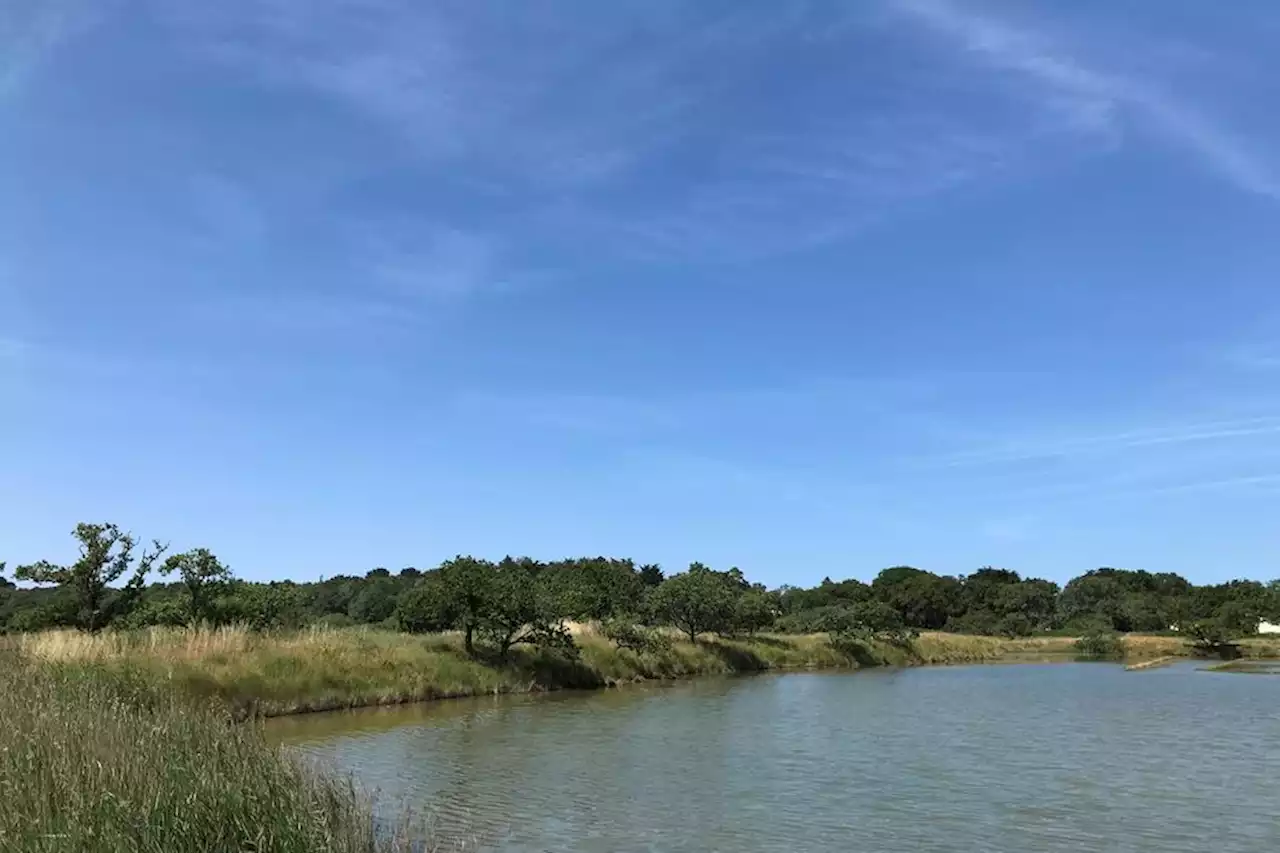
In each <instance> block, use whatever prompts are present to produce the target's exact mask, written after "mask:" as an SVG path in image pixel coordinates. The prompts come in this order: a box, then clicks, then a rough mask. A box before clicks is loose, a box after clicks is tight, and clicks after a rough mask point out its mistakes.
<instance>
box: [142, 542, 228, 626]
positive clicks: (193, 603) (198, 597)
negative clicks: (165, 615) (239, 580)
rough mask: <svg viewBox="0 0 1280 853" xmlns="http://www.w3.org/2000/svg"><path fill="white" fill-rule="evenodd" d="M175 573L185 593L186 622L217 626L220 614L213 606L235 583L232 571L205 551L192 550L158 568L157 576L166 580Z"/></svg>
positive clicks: (173, 557)
mask: <svg viewBox="0 0 1280 853" xmlns="http://www.w3.org/2000/svg"><path fill="white" fill-rule="evenodd" d="M174 572H177V573H178V576H179V578H181V580H182V586H183V588H184V590H185V593H186V602H185V605H186V618H187V621H188V622H189V623H190V624H192V625H195V624H198V623H200V622H208V623H209V624H211V625H214V624H217V623H218V622H219V621H220V620H219V618H218V617H219V615H220V614H219V611H218V609H217V607H216V606H215V605H216V602H217V599H218V597H219V596H220V595H222V594H224V593H225V592H226V591H227V589H228V587H229V586H230V584H231V582H232V581H233V580H234V578H233V576H232V574H231V570H230V569H228V568H227V567H226V566H224V565H223V564H222V563H221V562H219V561H218V558H217V557H215V556H214V555H213V552H212V551H210V550H209V549H208V548H195V549H193V550H191V551H186V552H184V553H182V554H174V555H173V556H171V557H169V559H167V560H165V561H164V564H163V565H162V566H161V567H160V574H162V575H165V576H166V577H167V576H168V575H171V574H173V573H174ZM161 624H163V623H161Z"/></svg>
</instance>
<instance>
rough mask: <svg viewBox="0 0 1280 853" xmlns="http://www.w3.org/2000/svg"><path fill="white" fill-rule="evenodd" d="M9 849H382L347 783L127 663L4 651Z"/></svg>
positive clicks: (167, 852) (396, 842) (1, 799)
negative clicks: (46, 660) (109, 665)
mask: <svg viewBox="0 0 1280 853" xmlns="http://www.w3.org/2000/svg"><path fill="white" fill-rule="evenodd" d="M0 685H2V686H3V689H0V721H2V724H0V851H3V853H63V851H86V853H88V852H89V851H92V853H126V851H127V853H213V852H214V851H228V853H230V851H249V850H252V851H258V853H315V851H326V852H327V853H373V851H384V850H393V849H408V846H407V842H405V841H404V840H403V839H396V838H393V837H389V836H388V835H387V833H386V832H385V831H376V830H375V824H374V821H373V818H372V816H371V811H370V810H369V808H368V807H367V804H366V803H365V802H363V801H362V799H361V797H360V796H359V795H358V794H357V792H356V791H355V790H354V789H353V788H352V786H351V784H350V783H349V782H342V781H337V780H334V779H331V778H328V777H325V776H323V775H320V774H317V773H314V772H312V771H311V770H310V769H308V768H306V767H304V766H302V765H300V764H298V763H296V762H295V761H293V760H291V759H290V758H289V757H287V756H285V755H283V754H281V753H280V752H279V751H278V750H276V749H275V748H273V747H270V746H268V745H267V744H266V743H265V742H264V741H263V740H262V738H261V735H260V732H259V731H258V729H257V728H256V727H255V726H244V725H236V724H234V723H233V722H232V720H231V717H230V715H229V714H228V713H227V711H226V709H225V708H223V707H221V706H217V705H213V704H208V703H204V704H202V703H193V702H191V701H190V700H189V699H184V698H183V697H181V696H179V695H178V694H177V693H176V692H175V691H173V690H170V689H164V688H159V689H157V687H156V685H155V684H154V683H153V682H152V681H151V680H150V679H148V678H145V677H139V675H138V674H136V673H131V672H130V671H129V670H128V669H126V668H114V669H111V670H108V669H104V668H102V667H99V666H92V665H90V666H85V665H83V664H65V663H64V664H53V665H50V664H38V663H32V662H29V661H22V660H20V659H18V658H17V657H16V656H14V655H12V654H4V653H0Z"/></svg>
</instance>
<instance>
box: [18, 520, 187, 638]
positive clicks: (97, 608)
mask: <svg viewBox="0 0 1280 853" xmlns="http://www.w3.org/2000/svg"><path fill="white" fill-rule="evenodd" d="M72 535H73V536H74V537H75V538H76V540H77V541H78V542H79V543H80V557H79V559H77V560H76V561H75V562H74V563H72V564H71V565H69V566H58V565H54V564H53V563H50V562H48V561H46V560H41V561H40V562H38V563H32V564H31V565H26V566H19V567H18V569H17V571H16V572H15V573H14V574H15V577H17V578H18V579H19V580H27V581H31V582H32V583H38V584H56V585H58V586H59V587H64V588H66V589H67V590H69V591H70V592H71V594H72V595H73V596H74V600H75V605H76V608H77V617H76V619H77V624H78V626H79V627H81V628H83V629H84V630H86V631H90V632H96V631H98V630H100V629H102V628H103V627H104V626H106V625H107V624H109V623H110V621H111V620H112V619H113V618H115V617H118V616H121V615H123V614H125V613H127V612H128V610H129V609H130V608H131V607H132V606H133V604H134V603H135V602H136V601H137V599H138V596H139V595H140V594H141V592H142V589H143V586H144V584H145V583H146V578H147V574H148V573H150V571H151V568H152V566H153V564H154V563H155V561H156V560H158V559H159V558H160V557H161V555H163V554H164V552H165V550H166V548H167V546H164V545H161V544H160V543H159V542H158V541H157V542H153V543H152V548H151V550H143V552H142V553H141V555H140V556H138V557H137V559H136V560H135V558H134V548H135V546H136V545H137V542H136V540H135V539H134V538H133V536H132V535H131V534H128V533H124V532H122V531H121V530H120V528H119V527H117V526H116V525H114V524H85V523H81V524H77V525H76V528H75V530H74V531H73V533H72ZM131 569H132V571H131V572H130V570H131ZM126 572H130V575H129V578H128V580H127V581H126V582H125V585H124V587H123V588H122V589H121V590H119V591H118V592H116V593H115V594H111V592H112V588H111V585H112V584H113V583H115V582H116V581H118V580H119V579H120V578H121V577H123V576H124V575H125V573H126Z"/></svg>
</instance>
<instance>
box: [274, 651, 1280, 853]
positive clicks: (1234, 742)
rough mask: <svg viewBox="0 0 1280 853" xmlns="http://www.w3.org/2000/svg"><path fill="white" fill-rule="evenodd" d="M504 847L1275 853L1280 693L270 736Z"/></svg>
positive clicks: (864, 704)
mask: <svg viewBox="0 0 1280 853" xmlns="http://www.w3.org/2000/svg"><path fill="white" fill-rule="evenodd" d="M269 732H270V733H271V734H272V735H273V736H275V737H278V738H280V739H282V740H284V741H285V742H287V743H289V744H291V745H293V746H294V747H296V748H298V749H300V750H303V751H304V752H306V753H307V754H309V755H313V756H316V757H318V758H320V759H322V760H323V761H325V762H329V763H332V764H333V765H336V766H337V767H338V768H339V769H342V770H348V771H351V772H354V773H355V774H356V776H357V778H358V779H360V780H361V781H362V782H363V783H364V784H365V785H367V786H369V787H372V788H376V789H378V790H379V791H380V793H381V795H382V796H384V797H386V798H387V800H388V802H390V803H393V804H394V803H400V802H404V803H406V804H408V805H410V806H412V807H416V808H419V809H423V808H429V809H431V810H433V811H434V812H435V813H436V814H437V816H438V829H439V830H440V832H441V834H443V835H445V836H451V835H460V836H465V837H479V838H480V839H481V840H482V841H483V842H484V844H485V846H486V847H487V848H488V849H497V850H507V851H535V850H536V851H543V850H570V851H623V850H637V851H639V850H645V851H658V850H663V851H668V850H669V851H706V850H725V851H766V850H769V851H772V850H821V851H826V850H857V851H895V853H896V851H969V850H982V851H1011V853H1012V851H1017V853H1023V851H1049V853H1056V851H1108V852H1109V851H1152V853H1156V851H1159V853H1176V851H1188V853H1190V851H1196V853H1201V851H1254V850H1280V824H1278V822H1277V819H1276V817H1275V814H1276V811H1277V807H1278V806H1280V787H1277V784H1278V783H1277V780H1276V779H1275V771H1276V768H1277V767H1280V679H1267V678H1239V677H1233V676H1230V675H1225V674H1215V673H1206V672H1201V671H1199V670H1198V668H1197V666H1196V665H1194V664H1180V665H1176V666H1173V667H1169V668H1166V669H1159V670H1151V671H1148V672H1141V673H1126V672H1124V671H1123V670H1122V669H1121V668H1120V667H1117V666H1109V665H1100V664H1057V665H1047V666H1037V665H1026V666H1020V667H962V668H939V669H909V670H898V671H882V672H875V671H873V672H864V673H858V674H809V673H804V674H786V675H775V676H761V677H755V678H738V679H723V680H702V681H693V682H687V683H682V684H677V685H674V686H668V687H661V688H656V687H639V686H637V687H627V688H624V689H620V690H611V691H602V692H597V693H589V694H553V695H550V696H538V697H507V698H487V699H478V700H469V701H457V702H439V703H434V704H424V705H414V706H405V707H400V708H393V709H378V710H370V711H356V712H349V713H339V714H323V715H311V716H305V717H295V718H289V719H284V720H277V721H273V722H272V723H271V724H270V726H269Z"/></svg>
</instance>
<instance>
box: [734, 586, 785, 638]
mask: <svg viewBox="0 0 1280 853" xmlns="http://www.w3.org/2000/svg"><path fill="white" fill-rule="evenodd" d="M777 618H778V605H777V601H776V597H775V596H774V595H772V594H770V593H768V592H765V591H764V590H762V589H751V590H748V591H746V592H744V593H742V594H741V595H739V596H738V600H737V601H735V602H734V606H733V629H734V630H735V631H742V632H745V633H747V634H754V633H755V632H756V631H761V630H763V629H765V628H768V627H769V626H770V625H772V624H773V622H774V620H775V619H777Z"/></svg>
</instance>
